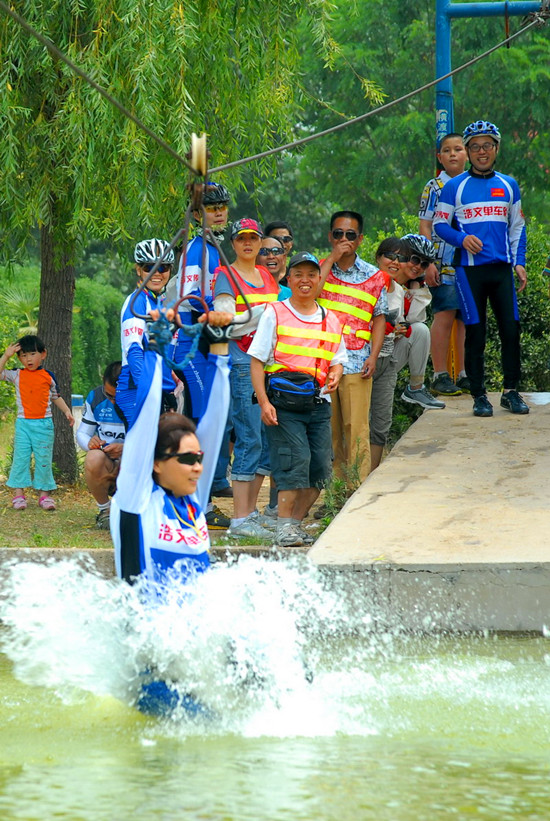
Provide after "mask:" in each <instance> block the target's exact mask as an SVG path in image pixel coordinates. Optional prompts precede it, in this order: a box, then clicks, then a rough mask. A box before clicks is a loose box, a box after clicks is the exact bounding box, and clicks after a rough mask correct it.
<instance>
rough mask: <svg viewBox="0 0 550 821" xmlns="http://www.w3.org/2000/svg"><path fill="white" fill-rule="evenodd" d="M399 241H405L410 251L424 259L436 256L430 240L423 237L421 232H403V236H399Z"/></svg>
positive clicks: (431, 258)
mask: <svg viewBox="0 0 550 821" xmlns="http://www.w3.org/2000/svg"><path fill="white" fill-rule="evenodd" d="M401 242H405V243H407V246H408V248H410V249H411V253H413V254H418V256H420V257H423V258H424V259H430V260H433V259H435V258H436V257H437V253H436V250H435V248H434V244H433V242H430V240H429V239H428V238H427V237H423V236H422V234H405V236H404V237H401Z"/></svg>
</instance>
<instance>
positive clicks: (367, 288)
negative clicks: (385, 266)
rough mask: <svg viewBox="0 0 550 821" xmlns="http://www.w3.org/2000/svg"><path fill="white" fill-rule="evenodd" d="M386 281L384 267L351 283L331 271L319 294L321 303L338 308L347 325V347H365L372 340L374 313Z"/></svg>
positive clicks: (336, 309)
mask: <svg viewBox="0 0 550 821" xmlns="http://www.w3.org/2000/svg"><path fill="white" fill-rule="evenodd" d="M384 285H385V281H384V273H383V271H377V272H376V274H373V276H371V277H369V279H367V280H365V282H360V283H358V284H357V285H351V284H350V283H348V282H345V281H344V280H343V279H338V277H336V276H335V275H334V274H333V273H332V271H330V273H329V275H328V277H327V279H326V282H325V284H324V286H323V290H322V291H321V295H320V297H319V300H318V302H319V305H323V307H325V308H327V309H329V310H331V311H334V312H335V313H336V314H337V316H338V318H339V319H340V321H341V322H342V324H343V326H344V340H345V343H346V348H348V349H349V350H351V351H356V350H359V349H360V348H363V347H364V345H365V342H368V341H369V340H370V336H371V327H372V313H373V311H374V306H375V305H376V303H377V301H378V298H379V297H380V294H381V293H382V289H383V287H384Z"/></svg>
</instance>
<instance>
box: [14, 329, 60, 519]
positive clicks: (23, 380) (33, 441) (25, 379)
mask: <svg viewBox="0 0 550 821" xmlns="http://www.w3.org/2000/svg"><path fill="white" fill-rule="evenodd" d="M14 354H17V356H18V357H19V361H20V362H21V364H22V365H23V367H22V368H16V369H14V370H4V368H5V365H6V363H7V361H8V359H10V357H12V356H13V355H14ZM46 354H47V351H46V347H45V345H44V343H43V342H42V340H41V339H40V338H39V337H38V336H32V335H28V336H23V337H22V338H21V339H20V340H18V342H14V343H13V344H12V345H8V347H7V348H6V350H5V351H4V353H3V355H2V356H1V357H0V379H3V380H4V381H6V382H12V383H13V384H14V386H15V396H16V401H17V419H16V420H15V439H14V443H13V462H12V466H11V471H10V475H9V478H8V481H7V482H6V484H7V486H8V487H11V488H13V499H12V506H13V507H14V508H15V510H24V509H25V508H26V507H27V500H26V498H25V494H24V489H25V488H26V487H31V486H32V487H34V488H35V489H36V490H38V494H39V499H38V504H39V505H40V507H41V508H42V510H55V502H54V500H53V499H52V498H51V496H50V495H49V491H51V490H55V488H56V487H57V485H56V483H55V480H54V478H53V472H52V454H53V440H54V427H53V420H52V403H53V404H54V405H57V407H58V408H59V410H60V411H62V412H63V413H64V414H65V417H66V418H67V420H68V422H69V424H70V425H74V417H73V415H72V414H71V411H70V410H69V408H68V407H67V404H66V403H65V401H64V400H63V399H62V398H61V396H60V395H59V391H58V388H57V382H56V381H55V376H54V375H53V374H52V373H50V372H49V371H47V370H45V368H44V367H43V365H44V360H45V358H46ZM31 454H34V481H33V480H31V470H30V465H31Z"/></svg>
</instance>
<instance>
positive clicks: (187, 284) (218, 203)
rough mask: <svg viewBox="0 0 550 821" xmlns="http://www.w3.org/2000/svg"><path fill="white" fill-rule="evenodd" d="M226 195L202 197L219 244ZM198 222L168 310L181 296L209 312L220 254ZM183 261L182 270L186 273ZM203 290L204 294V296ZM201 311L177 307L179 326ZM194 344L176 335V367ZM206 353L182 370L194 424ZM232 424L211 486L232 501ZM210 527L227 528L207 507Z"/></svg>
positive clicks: (213, 192) (210, 188)
mask: <svg viewBox="0 0 550 821" xmlns="http://www.w3.org/2000/svg"><path fill="white" fill-rule="evenodd" d="M229 202H230V196H229V191H228V190H227V188H226V187H225V186H224V185H222V184H221V183H215V182H209V183H207V185H206V187H205V191H204V195H203V204H204V210H205V212H206V226H205V227H206V228H209V229H210V231H211V232H212V233H213V235H214V237H215V238H216V240H217V241H218V242H221V241H222V240H223V237H224V232H225V230H226V228H227V218H228V213H229ZM193 216H194V218H195V221H196V223H197V226H198V227H197V229H196V231H197V233H196V236H195V237H194V238H193V239H192V240H191V241H190V242H189V243H188V244H187V249H186V252H185V260H184V255H183V254H182V255H181V257H180V260H179V266H178V273H177V275H176V276H175V277H174V278H173V279H171V280H170V282H169V283H168V286H167V288H166V296H165V302H166V304H167V305H169V304H170V303H172V302H176V301H177V300H178V299H180V297H182V296H187V297H188V296H201V297H203V298H204V300H205V301H206V303H207V305H208V307H209V308H210V309H211V310H212V309H213V307H214V301H213V290H212V289H213V282H214V272H215V270H216V268H218V266H219V264H220V254H219V251H218V249H217V248H216V246H215V245H213V244H212V243H211V242H209V241H208V240H207V241H206V242H204V241H203V226H202V224H201V221H202V216H201V214H200V212H199V211H195V212H194V213H193ZM203 246H204V253H205V267H206V276H205V281H204V283H203V280H202V255H203ZM184 262H185V268H184ZM203 287H204V293H203ZM203 311H204V307H203V305H202V304H201V303H200V302H198V301H197V300H195V301H193V300H191V301H190V302H183V303H182V304H181V306H180V308H179V315H180V319H181V322H182V324H183V325H193V324H195V323H196V321H197V317H199V316H200V315H201V314H202V313H203ZM191 345H192V339H191V337H189V336H187V335H186V334H185V333H184V332H183V331H179V332H178V334H177V337H176V342H175V346H174V352H173V356H172V358H173V360H174V362H176V363H180V362H183V360H184V359H185V357H186V355H187V354H188V352H189V350H190V348H191ZM206 363H207V351H206V350H205V349H203V347H202V346H201V347H200V348H199V350H198V352H197V353H196V355H195V356H194V357H193V359H192V360H191V361H190V362H189V363H188V364H187V365H186V367H185V368H183V370H182V371H181V374H182V375H183V387H184V406H183V408H184V413H185V414H187V416H189V417H190V418H191V419H194V420H195V421H196V420H198V419H199V418H200V417H201V415H202V407H203V402H204V401H205V372H206ZM230 429H231V425H230V424H226V429H225V432H224V437H223V441H222V446H221V450H220V458H219V461H218V464H217V466H216V472H215V475H214V479H213V483H212V495H213V496H226V497H231V496H232V495H233V491H232V489H231V486H230V484H229V481H228V479H227V468H228V465H229V435H230ZM206 519H207V522H208V526H209V527H210V528H211V529H215V530H223V529H225V528H227V527H229V519H228V518H227V517H226V516H224V514H223V513H222V512H221V510H220V509H219V508H217V507H216V506H213V505H210V506H209V509H208V510H207V513H206Z"/></svg>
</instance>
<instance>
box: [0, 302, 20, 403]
mask: <svg viewBox="0 0 550 821" xmlns="http://www.w3.org/2000/svg"><path fill="white" fill-rule="evenodd" d="M18 337H19V328H18V325H17V322H16V321H15V319H14V318H13V316H11V315H6V314H3V313H0V351H1V352H2V353H3V352H4V351H5V350H6V348H7V346H8V345H10V344H11V343H13V342H15V341H16V340H17V339H18ZM18 364H19V360H18V359H17V357H16V356H15V357H12V358H11V359H10V360H9V361H8V362H7V364H6V367H7V368H16V367H18ZM14 408H15V392H14V390H13V385H10V384H9V383H8V382H4V381H3V380H0V415H1V416H3V415H4V413H5V412H7V411H11V410H14Z"/></svg>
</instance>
